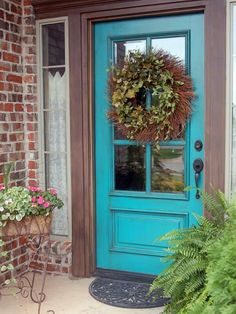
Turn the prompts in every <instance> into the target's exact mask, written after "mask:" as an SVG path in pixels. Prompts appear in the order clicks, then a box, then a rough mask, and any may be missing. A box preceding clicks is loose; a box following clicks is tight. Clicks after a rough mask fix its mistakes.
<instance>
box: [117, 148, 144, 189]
mask: <svg viewBox="0 0 236 314" xmlns="http://www.w3.org/2000/svg"><path fill="white" fill-rule="evenodd" d="M145 182H146V179H145V146H135V145H115V189H116V190H130V191H144V190H145Z"/></svg>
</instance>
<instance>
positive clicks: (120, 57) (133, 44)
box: [115, 40, 146, 64]
mask: <svg viewBox="0 0 236 314" xmlns="http://www.w3.org/2000/svg"><path fill="white" fill-rule="evenodd" d="M134 50H140V51H142V52H145V51H146V40H129V41H118V42H116V43H115V63H118V64H121V63H122V62H123V61H124V58H125V57H126V56H127V55H128V52H129V51H134Z"/></svg>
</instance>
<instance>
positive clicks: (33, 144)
mask: <svg viewBox="0 0 236 314" xmlns="http://www.w3.org/2000/svg"><path fill="white" fill-rule="evenodd" d="M28 147H29V150H35V149H36V143H35V142H29V146H28Z"/></svg>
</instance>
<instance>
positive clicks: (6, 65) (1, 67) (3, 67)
mask: <svg viewBox="0 0 236 314" xmlns="http://www.w3.org/2000/svg"><path fill="white" fill-rule="evenodd" d="M10 70H11V65H10V64H9V63H5V62H1V64H0V71H6V72H7V71H10Z"/></svg>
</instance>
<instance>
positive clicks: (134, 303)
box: [89, 278, 169, 309]
mask: <svg viewBox="0 0 236 314" xmlns="http://www.w3.org/2000/svg"><path fill="white" fill-rule="evenodd" d="M149 287H150V285H149V284H147V283H138V282H133V281H124V280H114V279H107V278H96V279H95V280H94V281H93V282H92V283H91V284H90V286H89V292H90V294H91V296H92V297H94V298H95V299H96V300H97V301H100V302H102V303H105V304H108V305H112V306H117V307H124V308H140V309H141V308H142V309H143V308H152V307H159V306H164V305H165V304H167V303H168V301H169V299H168V298H165V297H164V296H161V297H159V298H158V299H157V300H153V296H152V295H150V296H148V295H147V294H148V291H149Z"/></svg>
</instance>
